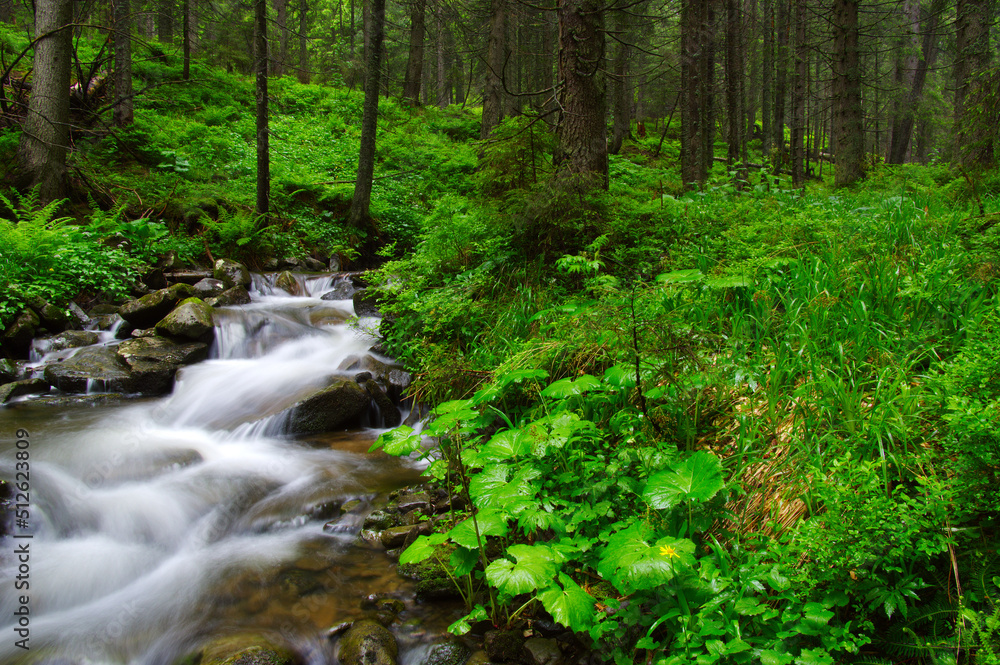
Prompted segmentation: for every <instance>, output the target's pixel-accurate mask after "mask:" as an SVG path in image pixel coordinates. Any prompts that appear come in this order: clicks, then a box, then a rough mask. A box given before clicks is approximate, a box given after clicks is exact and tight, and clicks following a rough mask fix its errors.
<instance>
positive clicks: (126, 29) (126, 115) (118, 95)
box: [112, 0, 187, 127]
mask: <svg viewBox="0 0 1000 665" xmlns="http://www.w3.org/2000/svg"><path fill="white" fill-rule="evenodd" d="M185 2H187V0H185ZM112 11H113V13H114V30H115V35H114V42H115V105H114V110H113V111H112V122H113V123H114V125H115V127H127V126H128V125H131V124H132V122H133V119H134V113H133V110H132V109H133V104H132V15H131V14H132V12H131V8H130V6H129V0H114V6H113V7H112Z"/></svg>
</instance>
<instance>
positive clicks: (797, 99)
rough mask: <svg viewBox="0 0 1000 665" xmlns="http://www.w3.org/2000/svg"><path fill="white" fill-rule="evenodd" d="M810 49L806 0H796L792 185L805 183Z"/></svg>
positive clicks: (799, 185)
mask: <svg viewBox="0 0 1000 665" xmlns="http://www.w3.org/2000/svg"><path fill="white" fill-rule="evenodd" d="M808 69H809V51H808V49H807V45H806V0H795V82H794V84H793V88H792V122H791V132H790V133H791V143H792V145H791V150H792V155H791V157H792V185H793V186H795V187H801V186H803V185H804V184H805V170H804V166H805V156H806V155H805V145H804V140H805V133H806V77H807V76H808Z"/></svg>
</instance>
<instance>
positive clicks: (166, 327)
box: [156, 298, 215, 340]
mask: <svg viewBox="0 0 1000 665" xmlns="http://www.w3.org/2000/svg"><path fill="white" fill-rule="evenodd" d="M214 329H215V324H214V323H213V321H212V308H211V307H209V306H208V305H206V304H205V303H204V302H202V301H201V300H199V299H198V298H188V299H187V300H185V301H184V302H182V303H181V304H180V305H178V306H177V309H175V310H174V311H172V312H170V313H169V314H167V315H166V316H165V317H163V320H161V321H160V322H159V323H157V324H156V330H157V332H159V333H160V334H161V335H173V336H174V337H186V338H188V339H196V340H201V339H206V338H210V337H211V333H212V331H213V330H214Z"/></svg>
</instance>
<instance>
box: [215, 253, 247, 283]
mask: <svg viewBox="0 0 1000 665" xmlns="http://www.w3.org/2000/svg"><path fill="white" fill-rule="evenodd" d="M212 277H213V278H215V279H217V280H220V281H221V282H222V283H223V284H225V285H226V288H227V289H231V288H233V287H234V286H242V287H243V288H246V287H248V286H250V271H249V270H247V267H246V266H245V265H243V264H242V263H237V262H236V261H230V260H229V259H219V260H218V261H216V262H215V268H214V270H212Z"/></svg>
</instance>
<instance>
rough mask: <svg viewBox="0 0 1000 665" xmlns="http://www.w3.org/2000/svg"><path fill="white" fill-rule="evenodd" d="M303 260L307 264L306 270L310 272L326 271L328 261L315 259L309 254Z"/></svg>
mask: <svg viewBox="0 0 1000 665" xmlns="http://www.w3.org/2000/svg"><path fill="white" fill-rule="evenodd" d="M302 261H303V262H304V263H305V264H306V270H309V271H310V272H326V271H327V266H326V263H324V262H322V261H320V260H319V259H314V258H313V257H311V256H307V257H305V258H304V259H302Z"/></svg>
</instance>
